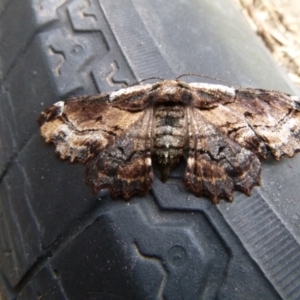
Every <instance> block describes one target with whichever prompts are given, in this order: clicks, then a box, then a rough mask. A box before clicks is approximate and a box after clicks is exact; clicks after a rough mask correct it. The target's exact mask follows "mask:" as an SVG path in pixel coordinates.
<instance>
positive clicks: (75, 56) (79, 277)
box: [0, 0, 300, 300]
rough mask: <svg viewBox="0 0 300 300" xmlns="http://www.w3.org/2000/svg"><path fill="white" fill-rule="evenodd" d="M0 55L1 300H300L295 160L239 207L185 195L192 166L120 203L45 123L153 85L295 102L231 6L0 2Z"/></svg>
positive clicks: (228, 1)
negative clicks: (210, 87) (81, 104)
mask: <svg viewBox="0 0 300 300" xmlns="http://www.w3.org/2000/svg"><path fill="white" fill-rule="evenodd" d="M0 45H1V46H0V72H1V82H0V84H1V86H0V101H1V108H0V158H1V159H0V172H1V173H0V174H1V177H0V293H1V294H0V295H1V297H0V298H1V299H17V298H18V299H30V300H31V299H281V298H282V299H299V298H300V259H299V255H300V229H299V220H300V201H299V192H300V188H299V179H300V172H299V167H300V156H296V157H295V158H293V159H290V160H287V159H286V160H283V161H282V162H280V163H274V162H273V161H267V162H264V163H263V171H262V182H263V185H262V187H260V188H255V190H254V192H253V195H252V196H251V197H247V196H245V195H244V194H241V193H238V192H236V193H235V201H234V202H233V204H229V203H226V202H224V201H223V202H222V203H221V204H219V205H217V206H215V205H213V204H212V203H211V202H210V201H209V200H207V199H206V198H196V197H194V196H193V195H192V194H190V193H189V192H187V191H186V190H185V189H184V187H183V184H182V180H181V178H182V170H183V167H184V166H183V165H182V166H179V167H178V168H177V169H176V170H174V172H173V173H172V176H171V177H172V178H171V179H170V180H169V181H168V182H167V183H166V184H162V183H161V182H160V180H159V179H157V178H155V182H154V186H153V189H152V190H151V193H149V194H148V195H147V196H145V197H141V198H134V199H133V200H132V201H130V202H129V203H125V202H124V201H122V200H115V201H112V200H111V199H110V198H109V196H108V195H107V194H105V193H102V194H99V195H97V196H95V195H93V193H92V191H91V189H90V188H89V187H87V186H85V185H84V183H83V182H84V179H83V178H84V174H83V173H84V171H83V167H82V166H81V165H79V164H74V165H71V164H69V163H67V162H62V161H60V160H59V159H58V158H57V157H56V156H55V154H54V147H53V146H48V145H46V144H45V143H44V141H43V139H42V138H41V137H40V133H39V128H38V125H37V123H36V119H37V117H38V116H39V114H40V112H41V111H42V110H43V109H44V108H46V107H48V106H50V105H51V104H52V103H54V102H56V101H58V100H59V99H65V98H68V97H69V96H78V95H83V94H93V93H98V92H104V91H112V90H115V89H118V88H120V87H121V86H122V85H123V84H130V83H133V82H135V81H137V80H140V79H144V78H148V77H152V76H161V77H164V78H174V77H176V76H178V75H180V74H183V73H190V72H191V73H198V74H205V75H208V76H216V77H219V78H222V79H224V80H228V81H233V82H234V83H236V85H242V86H251V87H261V88H267V89H276V90H282V91H284V92H289V93H297V91H296V89H295V88H294V87H293V86H292V85H291V84H290V83H289V81H288V80H287V79H286V76H285V75H284V74H283V73H282V72H281V71H280V69H279V68H278V67H277V65H276V64H275V63H274V62H273V60H272V58H271V57H270V55H269V53H268V52H267V51H266V49H265V47H264V46H263V45H262V43H261V42H260V41H259V39H258V38H257V37H256V36H255V34H254V33H253V32H252V31H251V29H250V28H249V26H248V24H247V23H246V21H245V20H244V18H243V16H242V15H241V13H240V11H239V9H238V8H237V6H236V3H235V1H234V0H222V1H183V0H175V1H164V0H151V1H146V0H114V1H112V0H98V1H96V0H87V1H79V0H74V1H68V0H51V1H46V0H45V1H36V0H22V1H17V0H11V1H9V0H0ZM186 79H187V80H191V78H188V77H187V78H186ZM192 79H193V81H195V80H199V78H192ZM206 81H207V80H206Z"/></svg>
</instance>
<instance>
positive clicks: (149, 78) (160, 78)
mask: <svg viewBox="0 0 300 300" xmlns="http://www.w3.org/2000/svg"><path fill="white" fill-rule="evenodd" d="M151 79H159V80H161V81H164V80H165V78H162V77H156V76H154V77H148V78H145V79H142V80H139V81H136V82H135V83H132V84H130V85H128V87H129V86H133V85H136V84H140V83H141V82H143V81H146V80H151Z"/></svg>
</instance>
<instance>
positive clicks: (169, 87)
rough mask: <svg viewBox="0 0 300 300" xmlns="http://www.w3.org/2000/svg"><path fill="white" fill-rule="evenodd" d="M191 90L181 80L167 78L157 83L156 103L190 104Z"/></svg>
mask: <svg viewBox="0 0 300 300" xmlns="http://www.w3.org/2000/svg"><path fill="white" fill-rule="evenodd" d="M190 100H191V92H190V90H189V89H188V88H187V87H186V86H185V85H182V84H181V82H179V81H175V80H165V81H162V82H160V83H159V84H157V89H156V97H155V99H154V103H155V104H167V103H170V104H189V103H190Z"/></svg>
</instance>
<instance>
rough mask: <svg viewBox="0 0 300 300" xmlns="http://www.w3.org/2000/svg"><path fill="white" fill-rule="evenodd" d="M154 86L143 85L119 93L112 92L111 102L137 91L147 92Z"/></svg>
mask: <svg viewBox="0 0 300 300" xmlns="http://www.w3.org/2000/svg"><path fill="white" fill-rule="evenodd" d="M151 86H152V84H142V85H135V86H131V87H128V88H124V89H120V90H118V91H115V92H112V93H111V94H110V95H109V100H110V101H113V100H114V99H115V98H117V97H120V96H122V95H128V94H130V93H133V92H137V91H145V90H147V89H149V88H151Z"/></svg>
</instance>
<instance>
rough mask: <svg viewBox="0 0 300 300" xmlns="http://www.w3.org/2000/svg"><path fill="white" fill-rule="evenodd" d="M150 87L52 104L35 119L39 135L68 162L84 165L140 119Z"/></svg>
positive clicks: (138, 87) (139, 87)
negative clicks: (52, 145) (39, 128)
mask: <svg viewBox="0 0 300 300" xmlns="http://www.w3.org/2000/svg"><path fill="white" fill-rule="evenodd" d="M149 89H150V85H141V86H135V87H130V88H126V89H121V90H119V91H117V92H113V93H110V94H99V95H94V96H86V97H78V98H73V99H70V100H67V101H60V102H57V103H55V104H54V105H53V106H52V107H50V108H48V109H46V110H45V111H43V112H42V114H41V116H40V117H39V119H38V122H39V124H40V127H41V135H42V136H43V138H44V139H45V141H46V142H47V143H53V144H54V145H55V147H56V153H57V154H58V155H59V156H60V158H62V159H69V160H70V161H71V162H75V161H78V162H82V163H85V162H87V161H88V160H89V159H90V158H92V157H94V156H95V155H96V154H97V153H98V152H99V151H101V150H103V149H105V148H107V147H108V146H109V145H111V144H113V143H114V142H115V140H116V137H118V136H122V135H124V134H125V132H126V131H127V130H129V128H130V127H131V126H132V125H134V124H135V123H136V122H138V121H139V120H140V119H141V118H143V116H144V114H145V112H144V109H145V107H146V106H147V105H148V104H149V103H148V99H147V97H146V93H145V92H146V91H147V90H149Z"/></svg>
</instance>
